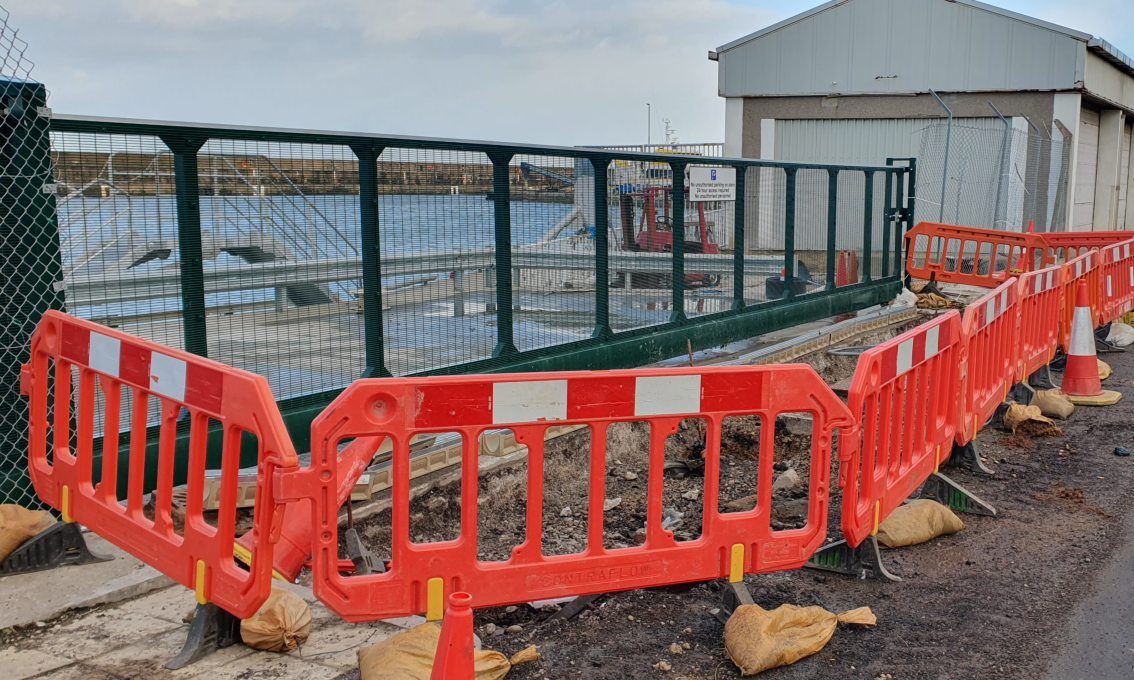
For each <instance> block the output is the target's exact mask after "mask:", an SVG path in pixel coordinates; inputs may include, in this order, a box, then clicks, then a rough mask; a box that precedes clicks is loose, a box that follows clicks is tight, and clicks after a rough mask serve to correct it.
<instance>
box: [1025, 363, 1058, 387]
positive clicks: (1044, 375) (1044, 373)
mask: <svg viewBox="0 0 1134 680" xmlns="http://www.w3.org/2000/svg"><path fill="white" fill-rule="evenodd" d="M1028 386H1029V387H1031V388H1032V389H1033V390H1050V389H1052V388H1053V387H1055V381H1054V380H1052V378H1051V366H1044V367H1043V368H1041V369H1039V370H1037V371H1036V372H1035V373H1033V374H1031V375H1030V376H1028Z"/></svg>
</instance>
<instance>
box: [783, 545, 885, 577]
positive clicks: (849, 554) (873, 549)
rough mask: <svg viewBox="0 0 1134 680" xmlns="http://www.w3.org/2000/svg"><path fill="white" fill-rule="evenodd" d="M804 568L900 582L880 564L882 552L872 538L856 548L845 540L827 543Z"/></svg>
mask: <svg viewBox="0 0 1134 680" xmlns="http://www.w3.org/2000/svg"><path fill="white" fill-rule="evenodd" d="M804 566H806V567H807V568H809V569H818V570H820V571H833V572H835V573H836V574H844V575H846V576H854V577H856V578H860V579H868V578H871V579H879V580H883V581H901V580H902V579H901V578H899V577H897V576H894V575H893V574H891V573H890V572H889V571H888V570H887V569H886V565H885V564H883V563H882V552H881V551H880V550H879V549H878V541H877V540H876V539H875V538H874V537H873V536H870V537H868V538H867V539H866V540H865V541H863V542H862V543H860V544H859V545H858V547H857V548H852V547H850V546H849V545H847V542H846V541H845V540H843V541H835V542H834V543H828V544H827V545H825V546H823V547H822V548H819V550H817V551H816V552H815V554H814V555H812V556H811V559H810V560H808V561H807V564H806V565H804Z"/></svg>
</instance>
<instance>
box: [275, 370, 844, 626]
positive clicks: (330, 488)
mask: <svg viewBox="0 0 1134 680" xmlns="http://www.w3.org/2000/svg"><path fill="white" fill-rule="evenodd" d="M783 413H806V414H809V415H810V416H811V418H812V423H813V426H812V432H813V439H812V449H811V472H810V479H809V487H808V489H809V496H808V512H807V522H806V525H805V526H804V527H803V528H800V529H791V530H783V531H773V530H772V529H771V526H770V522H771V501H772V476H773V474H772V464H773V456H774V429H775V428H774V426H773V424H774V423H775V419H776V417H777V416H778V415H780V414H783ZM732 415H756V416H759V418H760V422H761V425H762V426H761V428H760V443H759V452H758V466H759V476H758V482H757V483H756V484H755V485H754V488H753V489H752V491H753V493H754V494H755V495H756V498H757V501H756V504H755V508H754V509H753V510H751V511H748V512H735V513H732V512H721V511H720V509H719V507H718V489H719V480H718V475H719V467H720V442H721V427H722V422H723V419H724V418H725V417H727V416H732ZM686 417H696V418H700V419H702V420H703V421H704V422H705V426H706V440H705V444H706V447H705V451H704V459H705V486H704V494H703V498H702V503H703V507H702V510H703V519H702V527H701V529H702V534H701V537H700V538H698V539H696V540H692V541H677V540H676V539H675V537H674V535H673V533H672V532H670V531H668V530H666V529H663V528H662V492H663V478H662V470H663V464H664V461H665V443H666V438H667V436H668V435H669V434H671V433H673V432H674V431H676V428H677V427H678V425H679V423H680V422H681V420H682V419H683V418H686ZM618 422H645V423H648V425H649V432H650V445H649V472H648V475H647V479H646V484H647V496H648V500H647V505H646V526H645V543H644V544H643V545H639V546H635V547H629V548H622V549H608V548H606V547H605V546H604V541H603V515H604V510H603V504H604V496H605V479H606V474H607V451H606V442H607V434H608V429H609V427H610V426H611V425H612V424H613V423H618ZM570 424H580V425H586V426H588V427H589V428H590V430H591V442H592V444H591V447H590V451H589V454H588V457H589V461H590V462H589V467H590V475H589V480H590V481H589V493H588V497H587V498H586V499H580V501H582V502H585V503H586V507H587V508H588V511H587V518H588V521H587V539H586V544H587V545H586V548H585V550H584V551H583V552H581V553H579V554H576V555H566V556H546V555H544V554H543V550H542V527H543V519H542V513H543V490H544V487H543V485H544V477H543V448H544V436H545V430H546V429H547V428H548V427H551V426H554V425H570ZM852 424H853V421H852V418H851V414H850V412H849V411H848V410H847V407H846V406H845V405H844V404H843V403H842V402H841V401H839V399H838V398H837V397H836V396H835V395H834V393H833V392H831V390H830V389H829V388H828V387H827V385H826V384H825V383H824V382H823V381H822V380H821V379H820V378H819V376H818V375H816V373H815V371H814V370H813V369H812V368H810V367H809V366H802V365H777V366H737V367H731V366H730V367H718V368H698V369H692V368H691V369H678V370H665V369H662V370H659V369H643V370H629V371H602V372H579V373H546V374H536V375H532V374H522V375H497V376H454V377H435V378H413V379H410V378H406V379H381V380H360V381H357V382H355V383H354V384H353V385H351V386H350V387H349V388H347V389H346V390H345V391H344V392H343V393H342V394H341V395H340V396H339V398H338V399H336V400H335V402H333V403H332V404H331V405H330V406H329V407H327V409H326V410H325V411H324V412H323V413H322V414H321V415H320V416H319V417H318V418H317V419H316V420H315V422H314V423H313V424H312V440H311V445H312V458H311V465H310V466H309V467H306V468H303V469H301V470H298V471H284V472H282V473H281V474H279V475H277V488H278V491H279V497H280V499H282V500H285V501H298V500H303V499H307V500H310V501H311V504H312V509H313V516H312V521H313V523H314V525H315V527H316V531H315V541H316V542H315V546H314V554H313V557H312V571H313V574H312V579H313V582H312V585H313V588H314V591H315V593H316V595H317V596H318V597H319V599H320V600H322V601H323V602H324V603H325V604H326V605H327V606H328V607H329V608H330V609H332V610H333V611H335V612H336V613H337V614H338V615H339V616H341V617H343V618H344V619H347V620H350V621H367V620H374V619H380V618H386V617H393V616H404V615H409V614H422V613H424V614H426V615H427V616H428V617H430V618H437V617H439V616H440V614H441V611H442V606H443V602H444V597H445V594H446V593H452V592H455V591H464V592H468V593H469V594H470V595H471V598H472V599H471V602H470V603H469V604H470V606H473V607H492V606H500V605H506V604H512V603H518V602H526V601H530V600H537V599H544V598H553V597H565V596H574V595H585V594H592V593H601V592H611V591H618V590H627V589H632V588H645V587H651V586H660V585H670V584H676V583H685V582H693V581H702V580H709V579H715V578H721V577H728V578H730V579H731V580H734V581H735V580H739V579H740V578H742V577H743V575H744V574H746V573H759V572H770V571H778V570H784V569H795V568H798V567H800V566H802V565H803V564H804V563H805V562H806V561H807V559H808V557H810V555H811V554H812V553H813V552H814V551H815V549H816V548H818V546H819V545H821V544H822V543H823V541H824V539H825V537H826V530H827V527H826V524H827V503H828V487H829V479H828V477H829V470H830V455H831V446H832V436H833V430H834V429H836V428H842V429H846V430H848V431H849V429H850V428H851V426H852ZM500 428H509V429H511V430H512V432H513V433H514V435H515V438H516V440H517V441H518V442H520V443H523V444H525V445H526V446H527V447H528V456H527V463H528V478H527V489H526V495H525V503H526V509H525V522H524V526H525V529H524V531H525V538H524V540H523V543H522V544H521V545H518V546H517V547H516V548H514V550H513V551H512V554H511V556H510V557H509V558H508V559H506V560H504V561H502V562H482V561H480V560H479V559H478V557H477V509H478V499H479V497H480V490H479V488H478V458H479V446H478V440H479V436H480V434H481V433H483V432H484V431H486V430H490V429H500ZM437 432H456V433H459V434H460V436H461V438H462V441H463V459H462V463H461V484H460V487H461V489H460V498H461V506H460V507H461V510H460V534H459V537H458V538H457V539H456V540H452V541H445V542H435V543H414V542H413V541H411V538H410V519H409V491H410V485H409V466H410V448H409V445H410V442H411V440H412V438H413V437H414V436H415V435H417V434H421V433H437ZM372 436H385V437H390V439H391V441H392V445H393V461H392V464H393V488H392V501H393V502H392V527H391V546H390V550H391V552H390V557H391V559H390V565H389V567H390V568H389V571H387V572H385V573H380V574H368V575H349V576H348V575H345V574H343V573H340V571H339V568H338V565H339V560H338V556H339V535H338V515H339V504H338V503H337V502H335V501H334V500H333V499H335V495H336V494H335V485H336V484H338V483H339V481H338V480H339V479H340V475H339V472H338V465H339V453H338V452H339V446H340V444H342V443H343V442H345V441H347V440H351V439H354V438H357V437H372ZM355 476H356V477H357V475H355ZM350 481H351V483H353V480H350Z"/></svg>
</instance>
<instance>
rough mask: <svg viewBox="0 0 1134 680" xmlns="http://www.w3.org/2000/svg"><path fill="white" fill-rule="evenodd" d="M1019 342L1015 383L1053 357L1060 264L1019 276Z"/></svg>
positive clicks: (1059, 299)
mask: <svg viewBox="0 0 1134 680" xmlns="http://www.w3.org/2000/svg"><path fill="white" fill-rule="evenodd" d="M1017 304H1019V305H1020V314H1019V319H1020V321H1019V325H1020V343H1019V348H1020V349H1019V352H1018V354H1019V356H1018V357H1017V370H1016V382H1026V381H1027V379H1028V376H1030V375H1031V374H1032V373H1035V372H1036V371H1037V370H1039V369H1040V368H1041V367H1043V366H1044V365H1046V364H1047V363H1048V362H1050V361H1051V360H1052V359H1053V358H1054V357H1055V350H1056V348H1057V347H1058V346H1059V320H1060V317H1061V315H1062V313H1063V266H1062V265H1054V266H1051V267H1045V268H1043V269H1040V270H1039V271H1034V272H1028V273H1026V274H1021V275H1020V291H1019V295H1018V303H1017Z"/></svg>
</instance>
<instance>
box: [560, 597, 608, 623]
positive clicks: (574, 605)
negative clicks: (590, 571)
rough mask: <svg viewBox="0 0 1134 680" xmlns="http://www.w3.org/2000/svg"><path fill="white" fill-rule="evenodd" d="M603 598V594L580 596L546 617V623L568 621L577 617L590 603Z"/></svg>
mask: <svg viewBox="0 0 1134 680" xmlns="http://www.w3.org/2000/svg"><path fill="white" fill-rule="evenodd" d="M602 596H603V593H596V594H594V595H580V596H579V597H576V598H575V599H574V600H571V601H570V602H568V603H567V604H565V605H563V606H562V607H560V608H559V611H557V612H555V613H554V614H552V615H551V616H549V617H547V619H546V620H547V621H557V620H564V621H566V620H568V619H573V618H575V617H576V616H578V615H579V614H580V613H582V611H583V610H584V609H586V608H587V607H588V606H590V604H591V603H592V602H594V601H595V600H597V599H599V598H600V597H602Z"/></svg>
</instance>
